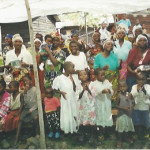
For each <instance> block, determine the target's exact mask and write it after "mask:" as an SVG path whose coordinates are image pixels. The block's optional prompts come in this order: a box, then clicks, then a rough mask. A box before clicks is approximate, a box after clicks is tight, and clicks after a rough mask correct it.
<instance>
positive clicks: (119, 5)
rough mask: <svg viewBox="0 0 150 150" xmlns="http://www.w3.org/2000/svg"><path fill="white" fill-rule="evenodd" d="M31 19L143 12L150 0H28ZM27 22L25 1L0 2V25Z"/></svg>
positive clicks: (148, 5) (6, 0) (5, 0)
mask: <svg viewBox="0 0 150 150" xmlns="http://www.w3.org/2000/svg"><path fill="white" fill-rule="evenodd" d="M28 1H29V5H30V9H31V15H32V18H35V17H38V16H46V15H54V14H62V13H69V12H77V11H84V12H92V13H95V12H96V13H100V14H121V13H130V12H136V11H141V10H145V9H147V8H149V7H150V0H123V1H122V0H28ZM26 20H28V18H27V12H26V7H25V0H0V23H13V22H23V21H26Z"/></svg>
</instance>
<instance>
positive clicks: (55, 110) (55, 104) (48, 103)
mask: <svg viewBox="0 0 150 150" xmlns="http://www.w3.org/2000/svg"><path fill="white" fill-rule="evenodd" d="M44 105H45V113H46V118H47V122H48V125H49V129H50V133H49V135H48V137H49V138H52V137H53V134H54V133H55V138H56V139H57V138H59V137H60V133H59V129H60V121H59V113H60V112H59V108H60V101H59V100H58V99H57V98H56V97H54V91H53V89H52V88H51V87H47V88H46V89H45V98H44Z"/></svg>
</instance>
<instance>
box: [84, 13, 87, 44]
mask: <svg viewBox="0 0 150 150" xmlns="http://www.w3.org/2000/svg"><path fill="white" fill-rule="evenodd" d="M86 16H87V13H86V12H84V17H85V33H86V43H88V32H87V21H86Z"/></svg>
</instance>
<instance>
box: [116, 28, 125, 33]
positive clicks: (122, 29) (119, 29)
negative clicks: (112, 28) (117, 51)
mask: <svg viewBox="0 0 150 150" xmlns="http://www.w3.org/2000/svg"><path fill="white" fill-rule="evenodd" d="M120 31H123V32H124V33H125V34H126V31H125V29H124V28H118V30H117V34H118V33H119V32H120Z"/></svg>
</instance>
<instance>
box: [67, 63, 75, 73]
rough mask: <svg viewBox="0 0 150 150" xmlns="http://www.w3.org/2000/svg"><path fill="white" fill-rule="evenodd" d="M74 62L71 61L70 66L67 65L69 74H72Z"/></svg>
mask: <svg viewBox="0 0 150 150" xmlns="http://www.w3.org/2000/svg"><path fill="white" fill-rule="evenodd" d="M74 71H75V70H74V64H73V63H70V66H69V67H68V73H69V74H73V73H74Z"/></svg>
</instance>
